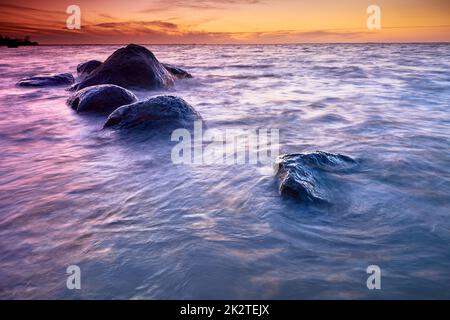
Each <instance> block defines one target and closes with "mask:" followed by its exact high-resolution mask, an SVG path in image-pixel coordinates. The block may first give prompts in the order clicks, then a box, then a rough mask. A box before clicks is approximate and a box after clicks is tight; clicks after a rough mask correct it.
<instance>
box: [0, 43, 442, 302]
mask: <svg viewBox="0 0 450 320" xmlns="http://www.w3.org/2000/svg"><path fill="white" fill-rule="evenodd" d="M149 48H150V49H151V50H152V51H154V52H155V54H156V55H157V57H158V58H159V59H160V60H161V61H163V62H167V63H172V64H175V65H179V66H181V67H185V68H186V69H188V70H189V71H190V72H191V73H192V74H193V75H194V76H195V78H194V79H191V80H182V81H179V82H178V83H177V84H176V86H175V87H174V88H173V89H170V90H169V91H170V92H171V93H174V94H177V95H180V96H181V97H183V98H184V99H185V100H186V101H188V102H190V103H191V104H192V105H193V106H194V107H195V108H196V109H197V110H198V111H199V112H200V113H201V114H202V116H203V118H204V119H205V121H206V122H207V125H208V127H209V128H212V129H218V130H225V129H244V130H245V129H256V128H276V129H280V145H281V151H282V153H294V152H295V153H298V152H308V151H314V150H324V151H329V152H336V153H342V154H346V155H349V156H351V157H353V158H355V159H357V160H358V162H359V163H360V166H359V167H360V168H359V171H358V172H357V173H355V174H352V175H350V176H347V177H346V179H345V180H343V181H340V184H338V185H336V186H333V193H334V195H335V198H336V201H335V203H333V204H332V205H331V206H328V207H325V208H322V207H316V206H306V205H303V204H301V203H298V202H296V201H293V200H291V199H285V198H281V197H279V195H278V193H277V184H276V181H275V179H274V178H273V177H268V176H263V175H261V174H259V172H258V168H257V167H256V166H252V165H236V166H185V165H173V164H172V163H171V161H170V151H171V147H172V146H173V143H172V142H170V136H169V135H168V134H156V133H154V132H129V133H127V134H118V133H114V132H111V131H104V130H101V129H100V128H101V125H102V123H103V121H104V118H103V117H101V116H92V115H77V114H75V113H74V112H73V111H72V110H71V109H70V108H69V107H67V106H66V105H65V99H66V98H67V96H68V93H67V92H66V91H65V90H64V88H52V89H23V88H16V87H15V86H14V83H15V82H16V81H17V80H18V79H20V78H22V77H24V76H29V75H33V74H37V73H42V72H67V71H72V72H74V70H76V65H77V64H78V63H79V62H82V61H86V60H89V59H101V60H103V59H105V58H106V57H107V56H108V55H109V54H110V53H111V52H112V51H113V50H114V49H116V47H108V46H87V47H36V48H19V49H14V50H7V49H0V56H1V64H0V73H1V74H2V75H3V78H2V80H3V81H2V82H1V83H0V111H1V114H2V117H0V145H1V150H2V156H1V158H0V297H1V298H172V299H173V298H289V299H290V298H450V286H449V283H450V281H449V280H450V250H449V243H450V232H449V231H450V220H449V219H448V218H449V212H450V211H449V208H450V154H449V152H448V149H449V147H450V143H449V141H450V121H449V119H450V117H449V111H448V107H449V104H450V96H449V93H448V87H449V84H450V72H449V63H450V59H449V57H450V46H449V45H406V44H405V45H285V46H275V45H274V46H152V47H149ZM156 93H157V92H143V91H142V92H136V94H137V95H138V96H139V97H140V98H144V97H146V96H151V95H154V94H156ZM71 264H77V265H79V266H80V267H81V270H82V290H81V291H76V292H73V291H69V290H67V289H66V288H65V280H66V275H65V270H66V267H67V266H68V265H71ZM371 264H377V265H379V266H380V267H381V268H382V275H383V278H382V290H381V292H371V291H369V290H367V288H366V278H367V274H366V267H367V266H369V265H371Z"/></svg>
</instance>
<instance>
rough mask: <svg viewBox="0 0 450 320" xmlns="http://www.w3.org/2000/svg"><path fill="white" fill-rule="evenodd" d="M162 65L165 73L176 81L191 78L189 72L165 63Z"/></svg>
mask: <svg viewBox="0 0 450 320" xmlns="http://www.w3.org/2000/svg"><path fill="white" fill-rule="evenodd" d="M162 65H163V66H164V68H166V69H167V71H169V72H170V73H171V74H172V75H173V76H174V77H175V78H177V79H186V78H192V75H191V74H190V73H189V72H187V71H185V70H183V69H181V68H179V67H177V66H174V65H171V64H167V63H163V64H162Z"/></svg>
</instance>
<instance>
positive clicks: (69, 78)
mask: <svg viewBox="0 0 450 320" xmlns="http://www.w3.org/2000/svg"><path fill="white" fill-rule="evenodd" d="M74 81H75V79H74V77H73V75H72V74H71V73H59V74H50V73H49V74H40V75H36V76H33V77H28V78H23V79H21V80H20V81H19V82H18V83H17V85H18V86H21V87H51V86H63V85H69V84H72V83H74Z"/></svg>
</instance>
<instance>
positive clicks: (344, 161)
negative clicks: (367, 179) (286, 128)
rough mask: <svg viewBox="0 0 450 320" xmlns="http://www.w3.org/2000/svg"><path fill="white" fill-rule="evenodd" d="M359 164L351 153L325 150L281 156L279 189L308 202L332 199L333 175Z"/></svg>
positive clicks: (282, 192) (287, 194)
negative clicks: (351, 156) (344, 153)
mask: <svg viewBox="0 0 450 320" xmlns="http://www.w3.org/2000/svg"><path fill="white" fill-rule="evenodd" d="M355 164H356V161H355V160H353V159H352V158H350V157H348V156H345V155H341V154H333V153H328V152H322V151H317V152H313V153H309V154H288V155H283V156H280V157H279V159H278V173H277V176H278V179H279V192H280V194H282V195H286V196H290V197H294V198H296V199H298V200H300V201H302V202H306V203H330V202H331V201H332V199H333V193H332V189H333V186H334V179H333V175H336V174H339V173H346V172H347V171H348V170H349V169H351V168H352V167H353V166H354V165H355Z"/></svg>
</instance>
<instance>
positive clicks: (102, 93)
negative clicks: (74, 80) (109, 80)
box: [67, 84, 138, 113]
mask: <svg viewBox="0 0 450 320" xmlns="http://www.w3.org/2000/svg"><path fill="white" fill-rule="evenodd" d="M137 100H138V99H137V97H136V96H135V95H134V93H132V92H131V91H129V90H127V89H124V88H122V87H119V86H116V85H113V84H102V85H98V86H92V87H87V88H84V89H82V90H80V91H77V92H76V93H74V94H72V96H71V97H70V98H69V99H68V100H67V104H68V105H69V106H70V107H71V108H72V109H74V110H75V111H77V112H84V111H95V112H102V113H111V112H113V111H114V110H116V109H117V108H118V107H120V106H123V105H126V104H130V103H133V102H136V101H137Z"/></svg>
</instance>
